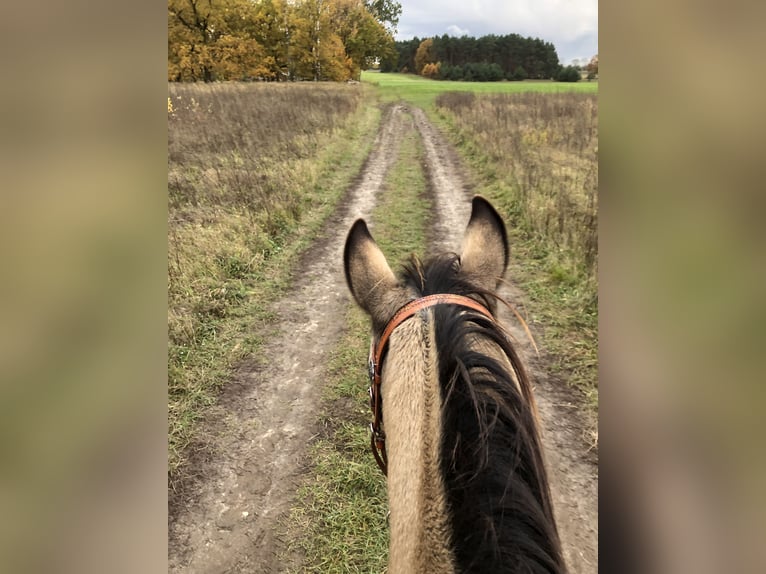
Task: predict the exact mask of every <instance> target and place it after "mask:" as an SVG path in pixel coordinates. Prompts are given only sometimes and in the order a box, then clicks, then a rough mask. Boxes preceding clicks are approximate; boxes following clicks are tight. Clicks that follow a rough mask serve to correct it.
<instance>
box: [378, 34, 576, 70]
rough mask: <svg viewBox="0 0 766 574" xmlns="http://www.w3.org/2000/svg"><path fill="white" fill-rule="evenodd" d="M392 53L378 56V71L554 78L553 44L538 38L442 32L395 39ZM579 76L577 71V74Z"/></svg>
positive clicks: (557, 66)
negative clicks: (394, 52) (450, 34)
mask: <svg viewBox="0 0 766 574" xmlns="http://www.w3.org/2000/svg"><path fill="white" fill-rule="evenodd" d="M394 48H395V51H396V54H395V55H392V56H391V57H390V58H386V59H382V60H381V62H380V70H381V72H410V73H414V74H419V75H422V76H426V77H432V78H437V79H444V80H469V81H470V80H474V81H494V80H504V79H505V80H525V79H527V78H531V79H551V78H553V79H558V77H559V75H560V74H561V72H562V69H563V68H562V66H561V65H560V64H559V57H558V54H557V53H556V48H555V47H554V45H553V44H552V43H550V42H545V41H544V40H541V39H540V38H524V37H522V36H520V35H519V34H507V35H505V36H497V35H494V34H490V35H487V36H481V37H480V38H474V37H472V36H463V37H461V38H456V37H453V36H448V35H447V34H444V35H443V36H435V37H433V38H425V39H423V40H421V39H419V38H417V37H415V38H413V39H412V40H404V41H399V42H396V43H395V44H394ZM578 78H579V75H578Z"/></svg>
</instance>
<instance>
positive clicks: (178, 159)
mask: <svg viewBox="0 0 766 574" xmlns="http://www.w3.org/2000/svg"><path fill="white" fill-rule="evenodd" d="M362 99H363V94H362V90H361V89H360V86H346V85H337V84H318V85H317V84H301V85H275V84H269V85H263V84H215V85H199V84H171V85H170V86H169V99H168V151H169V153H168V427H169V429H168V431H169V463H168V464H169V481H170V487H171V488H172V489H175V488H176V487H177V486H178V485H179V484H180V482H181V481H182V480H183V478H184V476H185V474H186V470H187V469H185V461H186V457H187V455H188V454H189V450H190V447H191V446H192V445H196V444H198V443H199V436H198V425H197V424H196V423H197V421H198V419H199V418H200V416H201V415H202V414H203V412H204V409H205V407H206V406H207V405H209V404H210V403H212V402H213V401H214V398H215V393H216V390H217V389H218V388H219V387H220V386H221V385H222V384H223V383H224V382H225V380H226V379H227V377H228V375H229V373H230V369H231V366H232V365H233V364H234V363H235V362H236V361H237V360H239V359H241V358H242V357H244V356H247V355H250V354H252V353H253V352H254V351H255V350H256V349H257V346H258V343H259V334H258V333H259V331H262V328H263V327H264V326H266V325H267V323H268V320H269V316H268V313H267V311H266V309H267V305H266V303H267V301H268V299H269V298H273V297H274V296H275V295H276V294H277V293H278V291H279V290H280V289H282V288H284V287H285V286H286V285H287V283H288V280H289V274H290V267H291V264H292V262H293V261H294V260H295V258H296V255H297V253H298V252H299V250H300V249H301V248H302V247H304V246H305V245H307V243H308V242H309V241H310V239H311V237H312V234H313V233H315V231H316V230H317V229H318V228H319V226H320V225H321V223H322V221H323V219H324V218H325V217H326V216H327V215H328V214H329V213H330V212H331V210H332V208H333V207H334V205H335V204H336V202H337V201H338V200H339V199H340V197H341V195H342V193H343V191H344V190H345V189H346V187H347V186H348V184H349V182H350V181H351V179H352V178H353V176H354V175H355V174H356V173H357V172H358V170H359V168H360V167H361V164H362V162H363V160H364V158H365V156H366V153H367V150H368V149H369V147H370V145H371V141H372V137H373V136H374V132H375V128H376V127H377V122H378V120H379V111H378V110H377V109H375V108H371V107H365V106H361V105H360V103H361V102H362Z"/></svg>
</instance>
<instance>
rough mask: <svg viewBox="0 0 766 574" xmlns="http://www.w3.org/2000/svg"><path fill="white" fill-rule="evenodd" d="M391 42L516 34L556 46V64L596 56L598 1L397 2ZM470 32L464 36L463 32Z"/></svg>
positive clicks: (434, 0)
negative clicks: (398, 12)
mask: <svg viewBox="0 0 766 574" xmlns="http://www.w3.org/2000/svg"><path fill="white" fill-rule="evenodd" d="M401 2H402V9H403V10H402V15H401V18H400V19H399V33H398V34H397V39H399V40H409V39H411V38H413V37H416V36H417V37H419V38H427V37H429V36H441V35H442V34H444V33H445V31H446V32H447V33H448V34H450V35H453V36H460V35H462V34H469V35H471V36H475V37H479V36H484V35H486V34H521V35H522V36H532V37H537V38H541V39H543V40H545V41H547V42H552V43H553V45H554V46H556V51H557V52H558V55H559V60H560V61H561V62H562V63H564V62H569V61H571V60H572V59H573V58H590V57H591V56H593V55H594V54H596V53H597V52H598V0H514V1H513V2H508V0H401ZM469 30H470V32H469Z"/></svg>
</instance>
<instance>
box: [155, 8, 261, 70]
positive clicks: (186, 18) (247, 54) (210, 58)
mask: <svg viewBox="0 0 766 574" xmlns="http://www.w3.org/2000/svg"><path fill="white" fill-rule="evenodd" d="M253 16H254V10H253V4H252V3H250V2H249V1H248V0H229V1H228V2H227V3H226V4H219V3H217V2H213V1H212V0H168V79H170V80H187V81H197V80H203V81H205V82H210V81H213V80H217V79H221V80H230V79H235V80H241V79H245V78H247V77H253V76H254V75H255V76H260V75H262V74H263V73H268V68H266V67H264V66H263V61H264V58H265V56H266V55H265V53H264V50H263V47H262V45H261V44H260V43H259V42H258V41H257V40H256V39H255V38H254V37H253V36H252V29H251V23H252V21H253Z"/></svg>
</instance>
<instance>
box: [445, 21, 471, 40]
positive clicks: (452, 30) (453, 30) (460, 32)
mask: <svg viewBox="0 0 766 574" xmlns="http://www.w3.org/2000/svg"><path fill="white" fill-rule="evenodd" d="M447 34H449V35H450V36H455V37H456V38H459V37H460V36H468V35H470V31H469V30H468V28H461V27H460V26H457V25H456V24H450V25H449V26H447Z"/></svg>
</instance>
